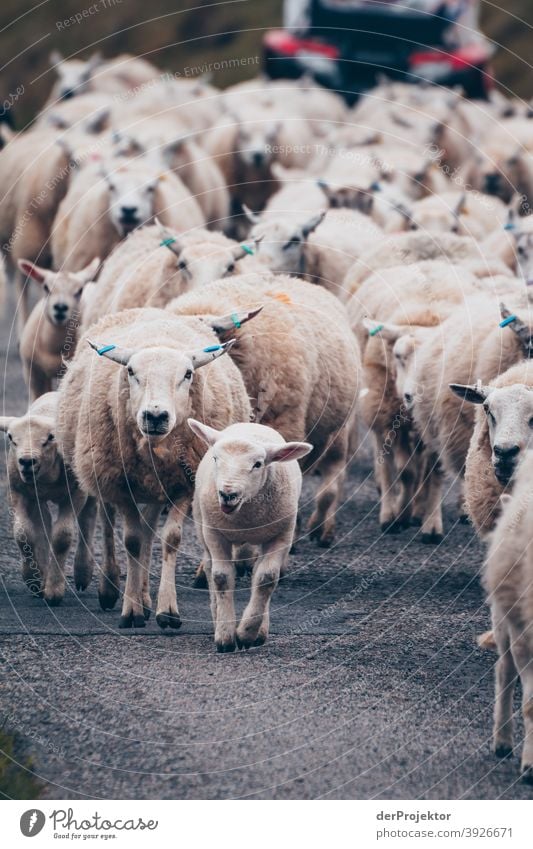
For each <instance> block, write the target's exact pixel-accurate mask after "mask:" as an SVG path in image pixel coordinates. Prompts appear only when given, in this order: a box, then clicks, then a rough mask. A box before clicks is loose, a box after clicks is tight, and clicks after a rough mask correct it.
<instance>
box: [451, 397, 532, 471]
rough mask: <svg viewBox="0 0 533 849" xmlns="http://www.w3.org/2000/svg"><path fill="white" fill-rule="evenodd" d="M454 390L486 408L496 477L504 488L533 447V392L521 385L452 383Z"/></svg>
mask: <svg viewBox="0 0 533 849" xmlns="http://www.w3.org/2000/svg"><path fill="white" fill-rule="evenodd" d="M451 389H452V390H453V391H454V392H455V393H456V394H457V395H459V396H460V397H461V398H464V400H466V401H469V402H470V403H473V404H482V405H483V409H484V410H485V413H486V416H487V425H488V430H489V438H490V445H491V449H492V465H493V468H494V474H495V476H496V478H497V479H498V481H499V482H500V483H501V484H502V485H504V486H505V485H506V484H508V483H509V481H510V480H511V478H512V476H513V474H514V472H515V470H516V468H517V466H518V464H519V462H520V461H521V459H522V457H523V456H524V454H525V452H526V451H527V450H528V449H529V448H532V447H533V390H532V389H531V388H530V387H529V386H525V385H523V384H519V383H517V384H513V385H512V386H505V387H501V388H498V389H493V388H492V387H490V386H482V385H481V383H479V384H478V385H477V386H458V385H457V384H452V385H451Z"/></svg>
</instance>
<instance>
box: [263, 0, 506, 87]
mask: <svg viewBox="0 0 533 849" xmlns="http://www.w3.org/2000/svg"><path fill="white" fill-rule="evenodd" d="M478 7H479V3H478V0H451V1H449V2H442V0H366V2H364V0H344V2H343V0H285V4H284V25H285V27H284V29H276V30H270V31H269V32H267V33H266V34H265V36H264V38H263V50H264V69H265V72H266V74H267V75H268V76H269V77H270V78H271V79H280V78H290V79H296V78H298V77H300V76H302V75H304V74H310V75H311V76H312V77H314V78H315V79H316V80H317V82H319V83H321V84H322V85H324V86H326V87H328V88H332V89H335V90H336V91H338V92H339V93H340V94H342V95H344V97H345V98H346V100H347V101H348V102H349V103H353V102H354V101H355V100H356V99H357V97H358V95H359V94H360V93H362V92H364V91H366V90H367V89H369V88H372V87H373V86H375V85H376V84H377V83H378V82H379V80H380V79H381V77H383V76H386V77H388V78H391V79H396V80H402V81H404V82H410V83H434V84H436V85H439V86H450V87H452V86H462V88H463V89H464V92H465V95H466V96H467V97H471V98H482V99H486V98H487V97H488V95H489V92H490V89H491V85H492V74H491V69H490V60H491V58H492V55H493V49H492V46H491V45H490V44H489V42H488V41H487V40H486V39H485V37H484V36H483V35H482V34H481V33H480V31H479V29H478V12H479V8H478Z"/></svg>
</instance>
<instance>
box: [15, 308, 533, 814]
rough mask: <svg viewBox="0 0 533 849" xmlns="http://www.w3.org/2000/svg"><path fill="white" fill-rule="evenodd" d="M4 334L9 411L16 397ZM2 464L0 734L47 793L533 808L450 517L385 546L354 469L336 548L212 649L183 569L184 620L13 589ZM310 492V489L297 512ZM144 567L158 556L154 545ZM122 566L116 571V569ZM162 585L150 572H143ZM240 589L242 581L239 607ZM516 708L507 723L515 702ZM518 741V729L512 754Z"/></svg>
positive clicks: (472, 581)
mask: <svg viewBox="0 0 533 849" xmlns="http://www.w3.org/2000/svg"><path fill="white" fill-rule="evenodd" d="M9 328H10V324H9V322H8V321H7V320H5V321H4V324H3V326H2V328H1V330H2V331H3V332H2V362H1V368H2V376H3V384H4V390H5V403H4V410H3V411H2V412H4V411H5V412H8V413H9V414H20V413H22V412H23V411H24V409H25V406H26V397H27V396H26V391H25V389H24V385H23V382H22V377H21V369H20V365H19V362H18V357H17V355H16V350H15V348H14V347H13V345H12V344H11V346H10V347H9V354H8V356H7V357H6V349H7V348H8V338H9ZM4 455H5V452H4V451H2V458H1V463H2V467H1V470H0V483H1V487H2V493H1V495H2V498H1V510H0V542H1V558H2V561H1V562H2V568H1V578H2V584H1V602H0V614H1V616H0V658H1V661H2V675H1V681H2V684H1V690H0V727H1V726H2V725H3V730H4V732H8V733H10V734H11V733H13V734H15V735H16V737H17V739H18V740H19V741H22V746H23V749H24V756H26V755H28V754H29V755H30V756H31V759H32V762H33V764H34V771H35V773H36V775H37V776H38V777H39V779H40V780H41V781H43V782H44V789H43V794H44V796H45V797H48V798H56V799H57V798H71V799H75V798H139V799H150V798H172V799H180V798H186V799H199V798H201V799H204V798H205V799H227V798H256V799H257V798H262V799H263V798H275V799H285V798H291V799H316V798H336V799H346V798H349V799H353V798H356V799H370V798H384V799H434V798H444V799H446V798H454V799H455V798H480V799H496V798H513V799H515V798H518V799H522V798H531V796H532V795H533V791H532V790H531V788H527V787H525V786H523V785H522V784H520V782H519V780H518V772H519V766H518V760H517V757H516V756H515V757H514V758H513V759H512V760H509V761H503V762H499V761H498V760H496V759H495V758H494V757H493V756H492V754H491V753H490V749H489V738H490V729H491V713H492V697H493V663H494V659H495V656H494V655H493V654H491V653H486V652H482V651H481V650H480V649H478V648H477V646H476V635H477V634H478V633H480V632H482V631H484V630H485V629H486V628H487V627H488V626H489V615H488V610H487V608H486V606H485V605H484V603H483V593H482V591H481V589H480V585H479V579H478V577H479V570H480V568H481V565H482V557H483V555H482V548H481V546H480V544H479V542H478V541H477V540H476V538H475V535H474V533H473V531H472V529H471V528H469V527H467V526H464V525H460V524H458V523H457V512H456V510H455V499H454V498H452V497H451V495H450V498H449V499H448V500H449V507H448V509H447V513H446V537H445V540H444V542H443V543H442V545H440V546H439V547H437V548H434V547H428V546H425V545H422V544H420V543H419V542H418V541H417V531H416V529H413V530H412V531H409V532H406V533H404V534H402V535H400V536H381V535H380V534H379V532H378V519H377V511H376V492H375V487H374V485H373V482H372V478H371V474H370V468H369V463H368V454H365V455H364V456H366V458H367V459H366V460H364V461H363V460H360V461H359V462H357V463H356V464H355V465H354V467H353V468H352V470H351V473H350V476H349V479H348V482H347V486H346V503H345V505H344V507H343V509H342V510H341V512H340V514H339V517H338V519H339V521H338V535H337V540H336V543H335V546H334V547H333V548H331V549H330V550H329V551H328V550H321V549H318V548H316V547H315V544H314V543H311V542H310V541H309V540H308V539H305V538H304V539H303V540H302V541H301V542H300V543H299V545H298V550H297V553H296V554H295V555H294V556H293V557H291V571H290V574H289V576H288V577H287V578H286V579H285V580H284V581H283V582H282V584H281V585H280V587H279V588H278V590H277V592H276V593H275V595H274V599H273V606H272V616H271V622H272V630H271V636H270V639H269V641H268V643H267V644H266V645H265V646H263V647H261V648H259V649H254V650H252V651H250V652H247V653H244V652H239V653H236V654H232V655H217V654H216V652H215V648H214V644H213V637H212V627H211V622H210V618H209V605H208V598H207V593H206V592H204V591H200V590H193V589H192V577H193V572H194V569H195V567H196V565H197V563H198V558H199V548H198V545H197V543H196V540H195V538H194V532H193V528H192V526H191V522H190V521H189V522H188V523H187V531H186V535H185V540H184V542H183V544H182V548H181V552H180V555H179V567H178V577H177V581H178V593H179V596H178V598H179V603H180V611H181V615H182V619H183V626H182V628H181V630H180V631H179V632H175V633H160V631H159V629H158V628H157V625H156V624H155V622H154V621H153V618H152V619H151V620H150V621H149V622H148V624H147V627H146V628H145V629H144V630H138V631H136V632H133V631H132V632H125V631H119V630H118V629H117V625H118V617H119V611H118V609H117V610H115V611H111V612H107V613H103V612H101V611H100V609H99V607H98V601H97V596H96V590H95V587H94V585H93V586H92V587H91V588H90V589H89V590H88V591H87V592H85V593H83V594H80V595H77V594H76V592H75V591H74V589H73V586H72V581H71V580H70V582H69V585H68V589H67V594H66V598H65V600H64V603H63V604H62V605H61V606H60V607H57V608H47V607H46V606H45V604H44V603H43V602H42V601H40V600H38V599H33V598H32V597H31V596H30V595H29V593H28V592H27V590H26V588H25V586H24V585H23V584H22V580H21V577H20V571H19V562H18V556H17V550H16V547H15V544H14V542H13V539H12V533H11V522H10V518H9V515H8V502H7V498H6V482H5V456H4ZM316 483H317V480H316V479H309V480H307V481H306V484H305V488H304V499H303V500H304V515H305V517H306V518H307V516H308V515H309V514H310V503H309V499H310V495H311V494H312V492H313V491H314V488H315V486H316ZM154 554H155V556H154V564H155V568H156V569H157V564H158V563H159V562H160V549H159V548H158V547H156V548H155V552H154ZM122 565H123V566H124V558H123V555H122ZM152 586H153V587H155V586H156V576H153V577H152ZM248 592H249V580H248V579H241V580H240V582H239V586H238V590H237V601H238V604H239V606H240V608H242V606H243V604H244V602H245V601H246V599H247V597H248ZM516 710H517V711H518V713H519V702H518V694H517V701H516ZM521 735H522V727H521V723H520V722H519V723H518V741H520V740H521Z"/></svg>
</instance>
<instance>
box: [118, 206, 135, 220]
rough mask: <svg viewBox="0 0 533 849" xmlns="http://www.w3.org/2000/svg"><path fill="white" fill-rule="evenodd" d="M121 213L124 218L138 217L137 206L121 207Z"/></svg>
mask: <svg viewBox="0 0 533 849" xmlns="http://www.w3.org/2000/svg"><path fill="white" fill-rule="evenodd" d="M120 211H121V213H122V215H123V217H124V218H135V217H136V216H137V207H136V206H121V207H120Z"/></svg>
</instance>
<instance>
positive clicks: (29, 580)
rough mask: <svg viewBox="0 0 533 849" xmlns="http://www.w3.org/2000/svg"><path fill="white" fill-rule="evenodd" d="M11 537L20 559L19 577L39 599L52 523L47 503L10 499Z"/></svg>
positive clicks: (46, 566) (44, 575)
mask: <svg viewBox="0 0 533 849" xmlns="http://www.w3.org/2000/svg"><path fill="white" fill-rule="evenodd" d="M13 511H14V520H13V535H14V537H15V542H16V543H17V545H18V547H19V550H20V553H21V556H22V577H23V579H24V582H25V583H26V586H27V587H28V589H29V591H30V592H31V593H32V595H38V596H42V590H43V587H44V582H45V578H46V572H47V569H48V556H49V553H48V552H49V547H48V541H49V539H50V530H51V526H52V520H51V516H50V511H49V509H48V507H47V505H46V504H41V505H39V504H37V503H31V502H30V503H28V502H27V501H25V500H24V499H22V498H15V497H13Z"/></svg>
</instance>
